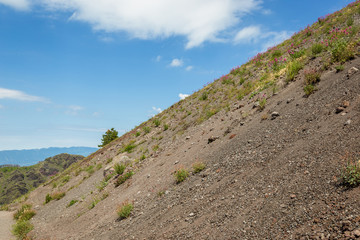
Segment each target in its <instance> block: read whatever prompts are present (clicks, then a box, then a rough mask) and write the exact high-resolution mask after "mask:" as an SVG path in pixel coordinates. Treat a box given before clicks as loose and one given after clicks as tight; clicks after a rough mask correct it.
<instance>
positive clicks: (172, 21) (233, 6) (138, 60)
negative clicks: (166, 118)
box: [0, 0, 351, 150]
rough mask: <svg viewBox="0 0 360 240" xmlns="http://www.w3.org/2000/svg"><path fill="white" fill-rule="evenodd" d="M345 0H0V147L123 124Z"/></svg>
mask: <svg viewBox="0 0 360 240" xmlns="http://www.w3.org/2000/svg"><path fill="white" fill-rule="evenodd" d="M350 2H351V1H349V0H326V1H325V0H321V1H313V0H312V1H310V0H303V1H295V0H268V1H266V0H263V1H260V0H151V1H150V0H132V1H126V0H101V1H97V0H0V150H11V149H29V148H42V147H69V146H91V147H95V146H97V145H98V144H100V143H101V136H102V134H103V133H104V132H105V131H106V129H108V128H112V127H114V128H115V129H117V130H118V131H119V132H120V133H124V132H125V131H128V130H131V129H132V128H133V127H134V126H136V125H138V124H140V123H141V122H143V121H145V120H147V119H148V118H149V117H151V116H152V115H154V114H156V113H158V112H159V111H161V110H164V109H166V108H167V107H169V106H171V105H172V104H174V103H176V102H177V101H179V100H180V96H181V97H183V95H184V94H191V93H192V92H194V91H196V90H198V89H200V88H202V86H203V85H204V84H206V83H207V82H210V81H212V80H214V79H216V78H219V77H220V76H221V75H223V74H227V73H228V72H229V71H230V69H231V68H233V67H234V66H237V65H241V64H243V63H245V62H246V61H247V60H248V59H249V58H251V57H252V56H254V55H255V54H256V53H258V52H260V51H263V50H265V49H267V47H270V46H273V45H274V44H276V43H280V42H282V41H283V40H284V39H286V38H288V37H290V36H291V35H292V34H293V33H294V32H297V31H299V30H300V29H302V28H304V27H306V26H307V25H308V24H311V23H313V22H314V21H316V20H317V18H318V17H320V16H323V15H326V14H328V13H332V12H334V11H336V10H339V9H341V8H342V7H344V6H346V5H347V4H348V3H350Z"/></svg>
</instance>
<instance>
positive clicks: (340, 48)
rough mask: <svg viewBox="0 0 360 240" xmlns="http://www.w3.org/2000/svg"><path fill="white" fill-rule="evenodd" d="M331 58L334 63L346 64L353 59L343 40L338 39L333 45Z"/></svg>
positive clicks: (351, 52) (352, 54)
mask: <svg viewBox="0 0 360 240" xmlns="http://www.w3.org/2000/svg"><path fill="white" fill-rule="evenodd" d="M331 58H332V60H333V61H334V62H342V63H344V62H346V61H348V60H350V59H353V58H354V53H353V51H351V49H349V47H348V43H347V41H346V40H345V39H340V40H338V41H336V42H335V43H334V44H333V48H332V49H331Z"/></svg>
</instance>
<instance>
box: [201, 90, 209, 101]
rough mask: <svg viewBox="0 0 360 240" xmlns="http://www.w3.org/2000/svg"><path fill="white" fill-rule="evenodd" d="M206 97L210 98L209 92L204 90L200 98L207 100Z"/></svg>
mask: <svg viewBox="0 0 360 240" xmlns="http://www.w3.org/2000/svg"><path fill="white" fill-rule="evenodd" d="M206 99H208V93H207V92H203V93H202V94H201V96H200V100H202V101H205V100H206Z"/></svg>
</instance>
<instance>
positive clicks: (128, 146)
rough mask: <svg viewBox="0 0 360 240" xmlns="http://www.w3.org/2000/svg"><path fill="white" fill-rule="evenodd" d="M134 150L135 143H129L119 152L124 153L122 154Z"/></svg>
mask: <svg viewBox="0 0 360 240" xmlns="http://www.w3.org/2000/svg"><path fill="white" fill-rule="evenodd" d="M134 148H136V144H135V141H130V142H129V143H128V144H127V145H125V146H124V147H123V148H122V149H121V152H123V153H124V152H127V153H131V152H132V151H133V149H134Z"/></svg>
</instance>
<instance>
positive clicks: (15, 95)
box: [0, 88, 49, 103]
mask: <svg viewBox="0 0 360 240" xmlns="http://www.w3.org/2000/svg"><path fill="white" fill-rule="evenodd" d="M0 99H13V100H18V101H25V102H43V103H49V100H47V99H46V98H43V97H38V96H32V95H29V94H26V93H24V92H22V91H18V90H13V89H6V88H0Z"/></svg>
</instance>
